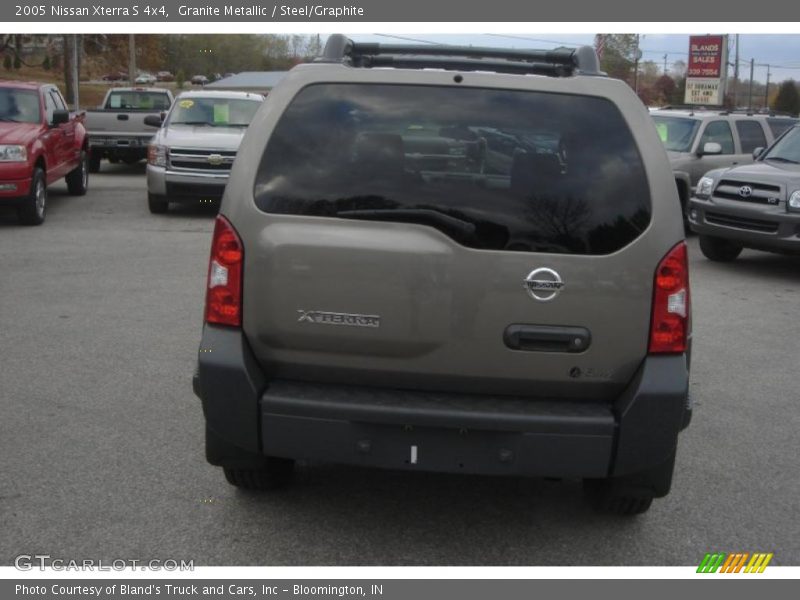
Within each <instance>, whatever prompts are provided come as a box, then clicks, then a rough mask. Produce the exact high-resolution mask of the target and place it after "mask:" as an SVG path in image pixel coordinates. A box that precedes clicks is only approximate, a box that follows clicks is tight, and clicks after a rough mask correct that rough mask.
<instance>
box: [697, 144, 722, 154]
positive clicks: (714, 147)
mask: <svg viewBox="0 0 800 600" xmlns="http://www.w3.org/2000/svg"><path fill="white" fill-rule="evenodd" d="M706 154H711V155H714V154H722V145H721V144H718V143H717V142H706V143H705V144H703V149H702V150H701V151H700V152H698V153H697V155H698V156H705V155H706Z"/></svg>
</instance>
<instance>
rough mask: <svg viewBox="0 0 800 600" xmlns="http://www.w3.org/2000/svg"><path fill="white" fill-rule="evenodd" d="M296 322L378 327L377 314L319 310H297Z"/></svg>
mask: <svg viewBox="0 0 800 600" xmlns="http://www.w3.org/2000/svg"><path fill="white" fill-rule="evenodd" d="M297 315H298V316H297V322H298V323H317V324H318V325H349V326H350V327H380V326H381V318H380V317H379V316H378V315H356V314H352V313H337V312H324V311H321V310H298V311H297Z"/></svg>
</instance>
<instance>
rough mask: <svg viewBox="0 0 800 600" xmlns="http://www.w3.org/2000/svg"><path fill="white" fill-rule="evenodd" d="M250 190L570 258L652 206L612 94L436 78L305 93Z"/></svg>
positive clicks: (328, 211) (291, 207) (626, 232)
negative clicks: (436, 83) (480, 85)
mask: <svg viewBox="0 0 800 600" xmlns="http://www.w3.org/2000/svg"><path fill="white" fill-rule="evenodd" d="M254 192H255V198H256V204H257V205H258V207H259V208H261V209H262V210H264V211H267V212H271V213H281V214H296V215H307V216H317V217H339V218H350V219H368V220H379V221H395V222H398V221H400V222H409V223H418V224H423V225H428V226H431V227H435V228H437V229H439V230H440V231H442V232H443V233H445V234H446V235H449V236H450V237H452V238H453V239H454V240H456V241H457V242H459V243H461V244H463V245H465V246H469V247H473V248H484V249H492V250H509V251H546V252H561V253H573V254H606V253H609V252H613V251H615V250H618V249H619V248H621V247H623V246H625V245H626V244H628V243H629V242H631V241H632V240H633V239H635V238H636V237H638V236H639V234H640V233H641V232H642V231H643V230H644V229H645V228H646V227H647V225H648V223H649V221H650V209H651V208H650V194H649V186H648V182H647V178H646V175H645V170H644V166H643V164H642V160H641V157H640V156H639V152H638V150H637V148H636V145H635V143H634V141H633V139H632V137H631V133H630V131H629V129H628V126H627V124H626V123H625V121H624V120H623V118H622V115H621V114H620V113H619V111H618V109H617V108H616V107H615V106H614V105H613V104H612V103H611V102H609V101H607V100H604V99H601V98H593V97H586V96H572V95H566V94H547V93H537V92H522V91H519V92H518V91H506V90H488V89H469V88H451V87H430V86H402V85H358V84H318V85H312V86H309V87H307V88H305V89H304V90H303V91H301V92H300V93H299V94H298V95H297V97H296V98H295V99H294V101H293V102H292V104H291V105H290V106H289V108H288V109H287V110H286V112H285V113H284V114H283V116H282V117H281V119H280V121H279V122H278V124H277V126H276V129H275V131H274V132H273V134H272V136H271V138H270V141H269V144H268V145H267V149H266V151H265V152H264V155H263V157H262V159H261V164H260V166H259V172H258V174H257V177H256V186H255V190H254Z"/></svg>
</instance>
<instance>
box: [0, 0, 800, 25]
mask: <svg viewBox="0 0 800 600" xmlns="http://www.w3.org/2000/svg"><path fill="white" fill-rule="evenodd" d="M777 20H780V22H782V23H785V22H787V21H789V22H791V21H800V5H799V4H792V3H787V2H785V1H784V0H761V1H760V2H758V3H757V4H754V3H752V2H744V1H743V0H729V1H720V0H715V1H713V2H712V1H708V0H707V1H706V2H697V1H696V0H671V1H670V2H642V1H641V0H605V1H603V2H598V1H596V0H573V1H572V2H568V3H563V2H543V1H538V0H528V1H520V0H492V1H491V2H486V1H485V0H434V1H432V0H277V1H276V0H261V1H260V2H259V0H55V1H51V0H48V1H42V0H17V1H14V0H12V1H11V2H3V3H2V5H0V21H2V22H6V23H13V22H27V23H30V22H62V23H63V22H65V21H66V22H81V21H83V22H103V21H106V22H114V23H126V22H129V23H157V22H169V23H179V22H204V21H205V22H209V21H214V22H219V21H228V22H254V21H255V22H274V23H282V22H284V23H297V22H441V23H445V22H447V23H452V22H506V21H507V22H533V23H535V22H590V21H601V22H726V23H733V22H742V23H753V22H772V21H777Z"/></svg>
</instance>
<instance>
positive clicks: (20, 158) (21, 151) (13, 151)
mask: <svg viewBox="0 0 800 600" xmlns="http://www.w3.org/2000/svg"><path fill="white" fill-rule="evenodd" d="M27 160H28V149H27V148H25V146H7V145H0V162H25V161H27Z"/></svg>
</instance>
